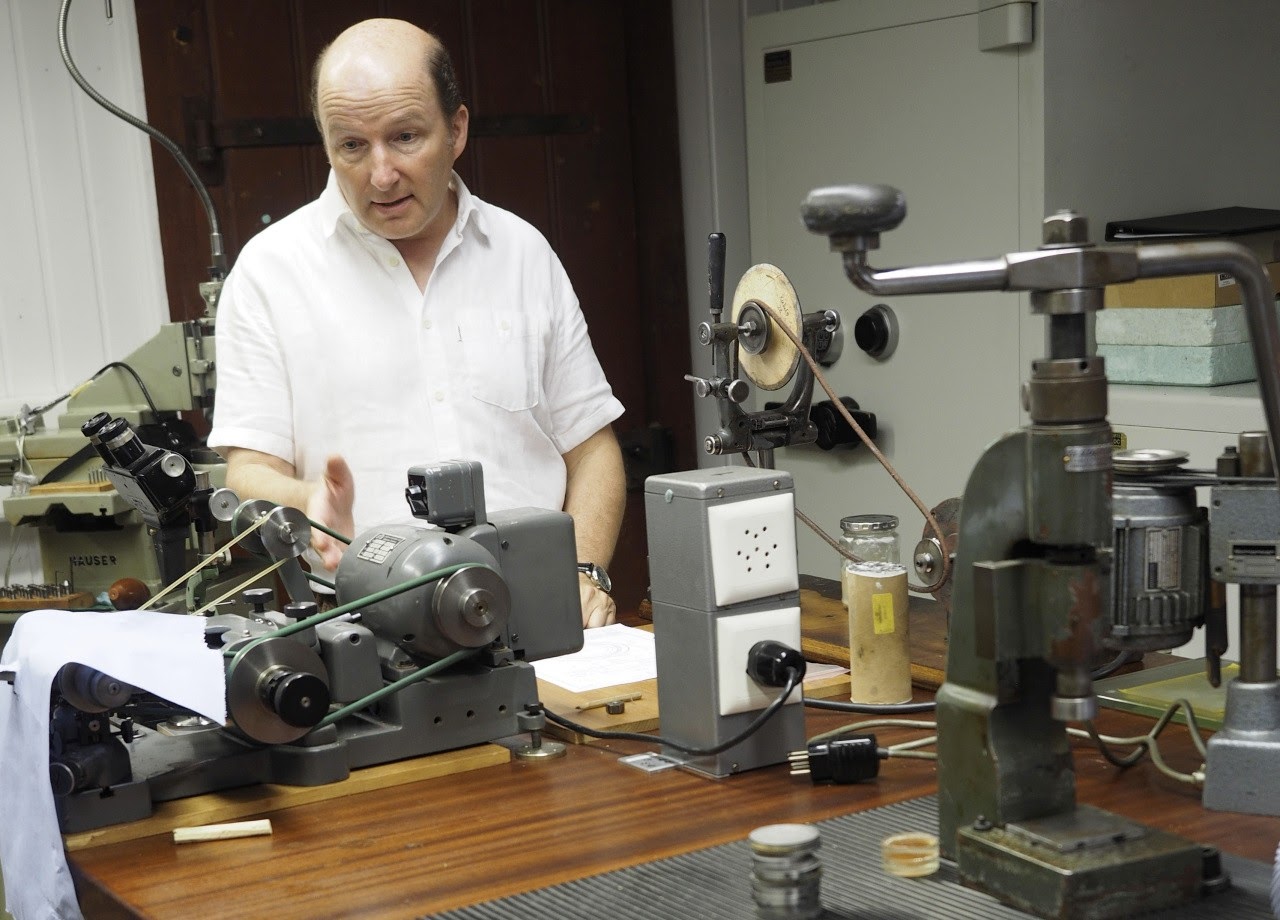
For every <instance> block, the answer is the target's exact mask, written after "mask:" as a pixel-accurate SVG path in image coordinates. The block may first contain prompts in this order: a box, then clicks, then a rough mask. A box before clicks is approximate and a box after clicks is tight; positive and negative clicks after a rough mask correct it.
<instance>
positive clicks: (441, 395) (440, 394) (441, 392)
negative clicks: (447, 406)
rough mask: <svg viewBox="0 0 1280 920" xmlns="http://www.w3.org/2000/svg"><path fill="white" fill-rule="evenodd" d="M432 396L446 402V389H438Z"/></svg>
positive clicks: (438, 400)
mask: <svg viewBox="0 0 1280 920" xmlns="http://www.w3.org/2000/svg"><path fill="white" fill-rule="evenodd" d="M432 396H434V397H435V400H436V402H444V390H436V391H435V393H433V394H432Z"/></svg>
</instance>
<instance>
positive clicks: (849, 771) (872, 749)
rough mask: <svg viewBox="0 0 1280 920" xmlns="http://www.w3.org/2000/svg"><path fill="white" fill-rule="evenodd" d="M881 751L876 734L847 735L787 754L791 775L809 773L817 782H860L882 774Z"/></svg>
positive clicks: (815, 782)
mask: <svg viewBox="0 0 1280 920" xmlns="http://www.w3.org/2000/svg"><path fill="white" fill-rule="evenodd" d="M880 758H881V752H880V749H879V748H878V747H876V736H875V735H847V736H845V737H844V738H837V739H835V740H834V741H827V742H824V743H822V744H811V745H809V747H808V749H807V750H804V751H792V752H791V753H790V754H788V755H787V760H788V761H790V763H791V775H792V776H804V775H805V774H806V773H808V774H809V776H810V777H811V778H812V780H813V782H814V784H815V785H817V784H818V783H840V784H843V783H860V782H862V781H863V780H864V779H872V778H874V777H875V776H876V775H878V774H879V773H880Z"/></svg>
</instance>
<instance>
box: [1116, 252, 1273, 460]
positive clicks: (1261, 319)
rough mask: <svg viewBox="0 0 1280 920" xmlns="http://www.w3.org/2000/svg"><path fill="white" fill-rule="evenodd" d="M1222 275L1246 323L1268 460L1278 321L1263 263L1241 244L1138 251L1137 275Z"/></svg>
mask: <svg viewBox="0 0 1280 920" xmlns="http://www.w3.org/2000/svg"><path fill="white" fill-rule="evenodd" d="M1205 272H1226V273H1227V274H1229V275H1230V276H1231V277H1232V278H1234V279H1236V283H1237V284H1238V285H1240V293H1241V295H1242V297H1243V301H1244V312H1245V319H1246V320H1247V321H1248V323H1249V344H1250V346H1251V347H1252V349H1253V363H1254V365H1255V367H1257V370H1258V392H1259V394H1260V395H1261V397H1262V412H1263V416H1264V417H1265V418H1266V420H1267V436H1268V438H1269V439H1270V442H1271V456H1272V457H1275V456H1276V438H1277V435H1280V319H1277V317H1276V310H1275V299H1276V298H1275V294H1274V292H1273V291H1272V288H1271V279H1270V278H1268V277H1267V273H1266V272H1265V271H1264V270H1263V268H1262V263H1261V262H1259V261H1258V257H1257V256H1255V255H1254V254H1253V253H1252V252H1250V251H1249V250H1248V249H1247V248H1245V247H1244V246H1241V245H1240V244H1239V243H1227V242H1217V241H1206V242H1195V243H1157V244H1154V245H1151V246H1140V247H1138V277H1139V278H1161V277H1168V276H1170V275H1187V274H1200V273H1205Z"/></svg>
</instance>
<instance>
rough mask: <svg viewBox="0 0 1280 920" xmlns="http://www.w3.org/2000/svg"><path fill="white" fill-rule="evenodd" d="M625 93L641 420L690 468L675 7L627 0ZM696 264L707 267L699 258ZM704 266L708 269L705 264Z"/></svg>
mask: <svg viewBox="0 0 1280 920" xmlns="http://www.w3.org/2000/svg"><path fill="white" fill-rule="evenodd" d="M625 8H626V17H627V18H626V24H627V25H626V33H627V50H626V64H627V97H628V99H629V100H630V102H631V104H630V105H629V106H628V113H629V118H630V122H631V132H630V136H631V151H632V153H631V170H632V177H633V183H634V186H635V196H634V200H635V221H636V274H637V296H638V304H639V311H640V314H641V316H642V328H641V336H642V341H643V347H642V349H641V352H642V354H643V355H644V360H645V368H644V373H643V379H644V382H645V403H646V405H647V408H648V411H649V414H648V417H647V418H646V419H644V420H643V421H645V422H651V423H656V424H660V425H663V426H665V427H667V428H670V429H671V431H672V434H673V436H674V446H675V458H674V460H675V468H676V469H678V470H685V469H692V468H693V467H696V466H697V465H698V459H697V458H698V456H699V455H700V454H701V446H700V440H701V439H700V438H698V436H697V433H696V432H695V431H694V424H693V399H692V397H691V396H690V388H689V383H688V382H687V381H686V380H685V379H684V375H685V374H687V373H690V369H691V368H692V366H693V362H692V358H691V357H690V354H689V345H688V342H689V297H688V293H687V290H688V289H687V287H686V281H685V279H686V277H687V276H686V266H685V257H684V209H683V206H682V201H681V191H680V189H681V184H680V145H679V144H678V143H677V142H676V139H677V138H678V137H679V136H680V128H679V124H678V118H677V114H676V106H675V99H676V74H675V67H674V66H672V64H671V62H672V61H674V60H675V47H674V37H673V35H672V25H671V10H670V9H669V8H668V7H667V5H666V4H661V3H653V2H651V0H628V2H627V3H626V4H625ZM694 268H695V269H699V268H701V267H700V266H694ZM704 270H705V269H704Z"/></svg>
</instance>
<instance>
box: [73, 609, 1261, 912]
mask: <svg viewBox="0 0 1280 920" xmlns="http://www.w3.org/2000/svg"><path fill="white" fill-rule="evenodd" d="M837 603H838V601H837ZM928 615H932V612H929V614H928ZM913 622H914V615H913ZM920 632H921V638H922V640H923V638H924V635H923V634H924V633H925V632H926V631H925V630H921V631H920ZM930 632H932V631H930ZM930 641H933V640H930ZM920 657H926V658H927V657H928V654H923V655H921V656H920ZM930 695H931V691H930V690H928V689H927V688H924V687H921V688H919V689H918V690H917V699H926V698H928V697H929V696H930ZM858 718H859V717H854V716H848V715H842V714H837V713H829V712H820V711H817V710H813V709H809V710H807V712H806V721H807V728H808V732H809V734H810V735H813V734H816V733H818V732H820V731H824V730H827V729H830V728H833V727H836V726H838V725H843V724H846V723H848V722H850V721H856V720H857V719H858ZM918 718H928V716H927V715H926V716H920V717H918ZM1098 724H1099V726H1100V728H1101V730H1102V731H1103V732H1105V733H1109V734H1117V735H1136V734H1142V733H1144V732H1145V731H1147V730H1148V729H1149V728H1150V726H1151V720H1150V719H1147V718H1144V717H1142V716H1137V715H1132V714H1129V713H1123V712H1117V711H1112V710H1104V711H1103V712H1102V713H1101V715H1100V717H1099V720H1098ZM920 734H921V733H920V732H917V731H912V730H909V729H896V728H895V729H884V730H878V731H876V735H877V739H878V741H879V743H880V745H881V746H884V745H887V744H893V743H897V742H900V741H906V740H911V739H914V738H916V737H919V736H920ZM1160 741H1161V751H1162V753H1164V754H1165V756H1166V759H1167V760H1168V761H1169V763H1170V765H1171V766H1173V767H1174V768H1175V769H1178V770H1181V771H1184V772H1190V771H1191V770H1193V769H1195V768H1198V767H1199V766H1200V760H1199V757H1198V756H1197V755H1196V754H1195V752H1194V749H1193V747H1192V745H1191V743H1190V741H1189V739H1188V735H1187V730H1186V728H1185V727H1184V726H1181V725H1171V726H1169V727H1168V728H1167V729H1166V731H1165V732H1164V734H1162V735H1161V737H1160ZM1073 749H1074V751H1075V764H1076V771H1077V791H1078V798H1079V800H1080V801H1083V802H1089V803H1092V804H1094V805H1097V806H1099V807H1102V808H1106V809H1109V810H1111V811H1114V812H1117V813H1119V814H1122V815H1126V816H1128V817H1130V818H1132V819H1134V820H1137V821H1141V822H1144V823H1147V824H1150V825H1153V826H1156V827H1160V828H1163V829H1166V830H1169V831H1172V832H1174V833H1178V834H1182V835H1184V836H1186V837H1189V838H1191V839H1193V840H1196V841H1199V842H1201V843H1204V844H1209V845H1213V846H1217V847H1219V848H1221V849H1222V850H1223V851H1224V852H1226V853H1231V854H1235V855H1238V856H1242V857H1245V858H1248V859H1253V860H1258V861H1260V862H1265V863H1268V864H1269V863H1270V862H1271V861H1272V859H1273V856H1274V853H1275V849H1276V844H1277V842H1278V841H1280V818H1271V817H1259V816H1252V815H1237V814H1228V813H1217V812H1209V811H1206V810H1204V809H1203V808H1202V807H1201V806H1200V801H1199V794H1198V792H1197V791H1196V790H1194V789H1192V788H1190V787H1187V786H1184V785H1182V784H1179V783H1177V782H1175V781H1173V780H1170V779H1168V778H1166V777H1165V776H1163V775H1162V774H1160V773H1159V772H1158V771H1156V770H1155V769H1154V768H1152V767H1151V766H1150V763H1149V761H1144V762H1143V763H1142V764H1140V765H1139V766H1137V767H1134V768H1132V769H1130V770H1128V771H1124V772H1122V771H1120V770H1117V769H1116V768H1114V767H1112V766H1110V765H1109V764H1107V763H1106V761H1105V760H1104V759H1103V757H1102V756H1101V754H1099V753H1098V751H1097V750H1096V749H1095V748H1093V747H1092V746H1091V745H1089V744H1088V743H1087V742H1083V741H1073ZM645 750H652V748H651V747H647V746H646V745H643V744H640V743H637V742H604V741H593V742H591V743H589V744H584V745H570V746H569V749H568V752H567V756H565V757H563V758H560V759H556V760H550V761H545V762H539V763H526V762H522V761H515V760H512V761H510V762H504V763H500V764H498V765H494V766H488V767H484V768H482V769H476V770H471V771H468V772H464V773H458V774H454V775H448V776H442V777H438V778H433V779H426V780H421V781H415V782H409V783H405V784H401V785H396V786H392V787H388V788H381V789H374V790H372V791H366V792H359V793H356V794H352V795H349V796H344V797H340V798H336V799H333V800H329V801H324V802H313V803H310V804H302V805H298V806H296V807H289V808H285V809H282V810H278V811H274V812H272V813H270V814H269V815H267V816H269V817H270V818H271V820H272V824H273V826H274V833H273V835H272V836H269V837H250V838H243V839H238V840H226V841H218V842H211V843H204V844H196V845H186V846H176V845H175V844H174V843H173V841H172V838H171V836H170V835H169V834H167V833H165V834H158V835H154V836H150V837H145V838H142V839H137V840H132V841H128V842H123V843H113V844H108V845H103V846H95V847H91V848H88V849H80V850H75V851H73V852H71V853H70V854H69V859H70V862H71V866H72V871H73V874H74V875H75V877H76V880H77V886H78V890H79V893H80V898H81V903H82V906H83V907H84V909H85V912H86V915H87V916H89V917H90V918H93V917H116V916H145V917H149V918H157V920H163V918H182V920H187V918H191V917H214V916H216V917H219V918H260V917H265V916H270V917H272V918H274V920H287V918H307V920H315V918H321V917H343V918H353V917H369V918H373V917H377V918H383V917H388V918H410V917H419V916H423V915H429V914H432V913H434V912H438V911H444V910H449V909H452V908H456V907H460V906H464V905H470V904H475V903H478V902H481V901H486V900H490V899H494V898H501V897H504V896H507V895H512V894H515V893H518V892H524V891H530V890H534V889H538V888H543V887H546V886H549V885H554V884H558V883H561V882H565V881H569V880H573V879H578V878H584V877H586V876H589V875H594V874H597V873H602V872H608V871H611V870H614V869H619V868H622V867H626V866H632V865H636V864H639V863H644V862H650V861H653V860H656V859H661V858H664V857H668V856H673V855H675V854H680V853H686V852H689V851H692V850H696V849H701V848H703V847H708V846H712V845H718V844H722V843H727V842H729V841H733V840H740V839H742V838H743V837H745V836H746V835H747V834H748V833H749V832H750V831H751V830H753V829H754V828H756V827H759V826H762V825H765V824H773V823H779V822H812V821H819V820H823V819H827V818H831V817H835V816H838V815H843V814H848V813H851V812H854V811H860V810H865V809H870V808H874V807H877V806H881V805H887V804H890V803H894V802H900V801H905V800H907V799H911V798H915V797H918V796H923V795H928V794H930V793H932V792H934V791H935V790H936V781H935V769H934V764H933V763H932V762H931V761H922V760H908V759H897V758H895V759H890V760H888V761H884V762H882V764H881V768H880V775H879V777H878V778H876V779H875V780H872V781H870V782H866V783H861V784H857V785H847V786H814V785H812V784H811V783H810V782H809V780H808V779H807V778H804V777H792V776H790V775H789V774H788V770H787V767H786V766H785V765H778V766H774V767H768V768H764V769H760V770H755V771H751V772H748V773H744V774H739V775H736V776H732V777H729V778H726V779H722V780H709V779H705V778H702V777H699V776H695V775H693V774H690V773H687V772H683V771H680V770H669V771H666V772H662V773H656V774H646V773H643V772H641V771H639V770H637V769H634V768H632V767H629V766H626V765H624V764H622V763H619V761H618V757H619V756H620V755H621V754H629V753H637V752H640V751H645ZM746 883H747V882H746V878H745V876H744V884H746ZM655 911H658V912H660V911H661V905H655ZM655 915H656V914H655Z"/></svg>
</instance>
